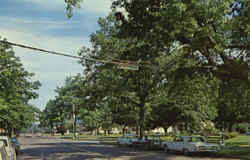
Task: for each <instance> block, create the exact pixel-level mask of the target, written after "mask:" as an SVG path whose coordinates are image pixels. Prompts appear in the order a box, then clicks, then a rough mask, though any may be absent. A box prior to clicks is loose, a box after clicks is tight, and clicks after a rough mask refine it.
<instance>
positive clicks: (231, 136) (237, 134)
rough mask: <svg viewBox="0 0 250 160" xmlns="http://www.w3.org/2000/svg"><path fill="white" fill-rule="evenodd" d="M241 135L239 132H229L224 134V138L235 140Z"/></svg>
mask: <svg viewBox="0 0 250 160" xmlns="http://www.w3.org/2000/svg"><path fill="white" fill-rule="evenodd" d="M239 135H240V134H239V133H238V132H231V133H230V132H227V133H224V135H223V136H224V138H225V139H231V138H235V137H238V136H239Z"/></svg>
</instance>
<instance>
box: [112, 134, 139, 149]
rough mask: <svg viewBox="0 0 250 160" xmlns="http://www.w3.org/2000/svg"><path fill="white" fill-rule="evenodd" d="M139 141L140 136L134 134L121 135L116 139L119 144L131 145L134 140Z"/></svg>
mask: <svg viewBox="0 0 250 160" xmlns="http://www.w3.org/2000/svg"><path fill="white" fill-rule="evenodd" d="M135 141H138V137H137V136H136V135H133V134H125V135H124V136H122V137H119V138H118V139H117V141H116V143H117V145H118V146H121V145H124V146H131V145H132V144H133V142H135Z"/></svg>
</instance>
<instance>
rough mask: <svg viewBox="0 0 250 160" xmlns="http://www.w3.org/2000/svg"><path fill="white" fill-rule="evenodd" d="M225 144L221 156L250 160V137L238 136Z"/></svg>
mask: <svg viewBox="0 0 250 160" xmlns="http://www.w3.org/2000/svg"><path fill="white" fill-rule="evenodd" d="M225 144H226V146H225V147H224V148H223V149H222V150H221V151H220V152H219V153H218V154H219V155H222V156H232V157H237V158H242V159H250V136H238V137H236V138H233V139H229V140H226V141H225Z"/></svg>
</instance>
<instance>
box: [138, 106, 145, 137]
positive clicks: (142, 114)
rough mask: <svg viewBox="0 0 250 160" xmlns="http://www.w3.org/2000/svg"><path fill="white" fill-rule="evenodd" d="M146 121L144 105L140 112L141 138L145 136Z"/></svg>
mask: <svg viewBox="0 0 250 160" xmlns="http://www.w3.org/2000/svg"><path fill="white" fill-rule="evenodd" d="M144 119H145V108H144V103H142V104H141V106H140V112H139V133H140V138H142V137H143V136H144Z"/></svg>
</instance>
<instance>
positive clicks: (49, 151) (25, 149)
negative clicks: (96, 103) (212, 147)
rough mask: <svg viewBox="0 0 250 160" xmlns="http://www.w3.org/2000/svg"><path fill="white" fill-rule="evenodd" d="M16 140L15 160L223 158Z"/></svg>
mask: <svg viewBox="0 0 250 160" xmlns="http://www.w3.org/2000/svg"><path fill="white" fill-rule="evenodd" d="M19 141H20V143H21V145H22V150H21V154H20V155H18V158H17V160H191V159H197V160H198V159H203V160H210V159H216V160H223V159H222V158H211V157H200V156H195V157H191V156H188V157H185V156H183V155H181V154H174V153H173V154H166V153H164V152H162V151H135V150H134V149H131V148H125V147H122V148H119V147H116V146H112V145H102V144H98V143H97V142H91V141H77V142H76V141H72V140H61V139H56V138H48V137H33V138H32V137H20V138H19ZM227 160H229V159H227ZM231 160H233V159H231Z"/></svg>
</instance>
